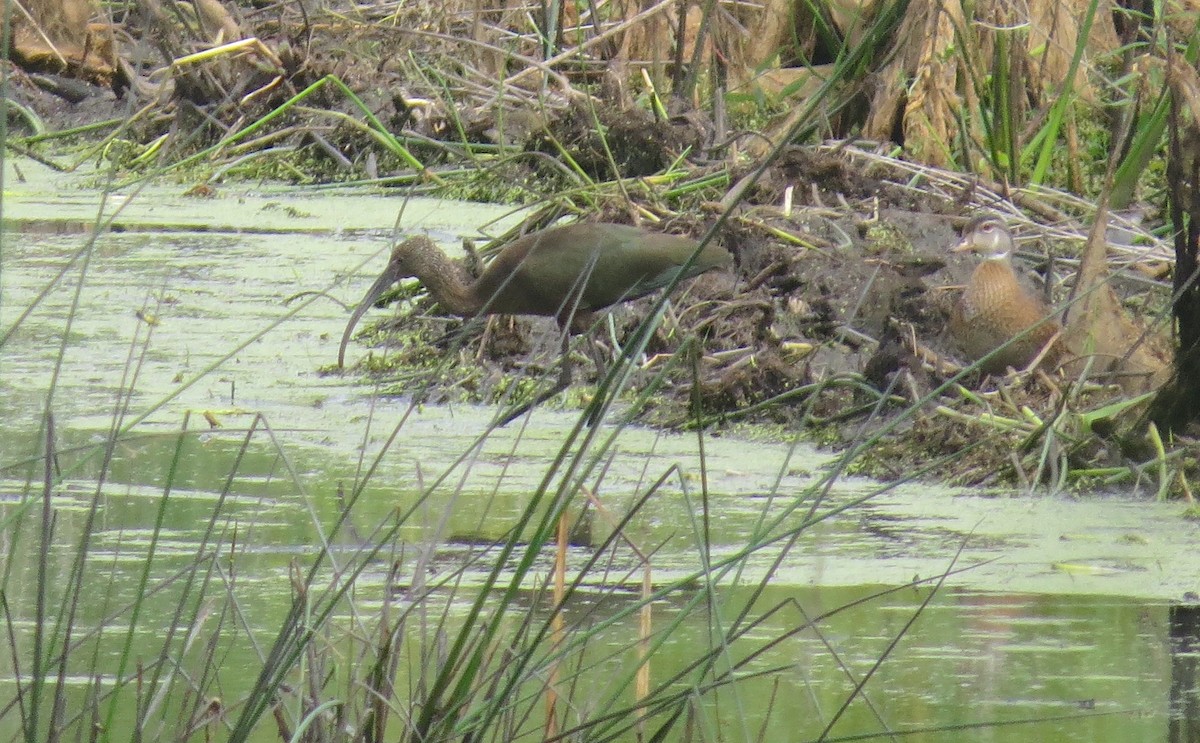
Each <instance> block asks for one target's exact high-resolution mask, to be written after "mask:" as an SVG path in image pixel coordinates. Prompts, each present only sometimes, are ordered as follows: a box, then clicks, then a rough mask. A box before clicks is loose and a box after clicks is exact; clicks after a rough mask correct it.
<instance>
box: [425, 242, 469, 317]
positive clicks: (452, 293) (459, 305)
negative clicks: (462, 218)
mask: <svg viewBox="0 0 1200 743" xmlns="http://www.w3.org/2000/svg"><path fill="white" fill-rule="evenodd" d="M429 247H430V249H429V250H425V251H422V260H421V264H422V265H421V267H420V268H421V270H420V271H419V272H417V278H419V279H420V280H421V283H422V284H424V285H425V288H426V289H427V290H429V293H430V294H431V295H432V296H433V298H434V299H436V300H437V303H438V304H440V305H441V306H442V307H443V308H444V309H445V310H447V311H448V312H450V313H451V314H454V315H459V316H460V317H470V316H472V315H475V314H477V313H478V312H479V310H480V309H481V308H482V307H483V301H484V300H486V297H485V298H483V300H481V299H479V298H478V297H476V296H475V292H474V291H473V290H474V288H475V287H474V285H473V284H472V283H471V282H469V281H468V279H467V277H466V276H465V275H464V273H463V271H462V269H460V268H459V266H458V264H456V263H454V262H453V261H451V260H450V259H449V258H447V257H446V254H445V253H443V252H442V250H441V249H440V248H438V247H437V246H436V245H433V244H432V243H430V246H429Z"/></svg>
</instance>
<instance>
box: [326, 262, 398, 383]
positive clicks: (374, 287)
mask: <svg viewBox="0 0 1200 743" xmlns="http://www.w3.org/2000/svg"><path fill="white" fill-rule="evenodd" d="M399 278H400V277H399V276H398V275H397V270H396V267H395V266H394V265H393V264H391V263H389V264H388V267H387V268H385V269H384V270H383V273H382V274H380V275H379V278H377V279H375V283H374V284H371V288H370V289H367V293H366V294H364V295H363V298H362V300H360V301H359V303H358V306H357V307H355V308H354V314H353V315H351V316H350V321H349V322H348V323H346V329H345V330H344V331H343V332H342V343H341V345H339V346H338V368H339V369H341V368H342V366H343V364H344V363H345V360H346V344H348V343H349V342H350V334H351V333H353V332H354V326H355V325H358V321H359V320H361V319H362V316H363V315H365V314H367V310H369V309H371V305H373V304H375V302H376V300H378V299H379V297H380V295H382V294H383V293H384V292H385V291H387V290H388V287H390V286H391V285H392V284H394V283H396V281H397V280H398V279H399Z"/></svg>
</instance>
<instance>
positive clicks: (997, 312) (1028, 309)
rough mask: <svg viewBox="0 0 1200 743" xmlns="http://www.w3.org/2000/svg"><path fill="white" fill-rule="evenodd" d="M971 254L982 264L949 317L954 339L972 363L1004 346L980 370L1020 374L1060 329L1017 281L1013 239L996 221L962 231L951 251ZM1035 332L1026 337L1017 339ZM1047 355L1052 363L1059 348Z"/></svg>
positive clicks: (974, 224)
mask: <svg viewBox="0 0 1200 743" xmlns="http://www.w3.org/2000/svg"><path fill="white" fill-rule="evenodd" d="M965 251H973V252H974V253H975V254H976V255H978V256H979V257H981V258H983V262H982V263H980V264H979V266H978V267H977V268H976V269H975V272H974V273H972V274H971V279H970V281H968V282H967V286H966V289H964V290H963V293H962V297H961V298H960V299H959V300H958V304H957V305H955V307H954V312H953V314H952V315H951V317H950V334H951V335H952V336H953V337H954V339H955V341H956V342H957V343H958V346H959V347H960V348H961V349H962V352H963V353H965V354H966V355H967V356H969V357H970V358H971V360H972V361H976V360H979V359H981V358H983V357H984V356H987V355H988V354H990V353H992V352H993V351H995V350H996V349H998V348H1000V347H1002V346H1003V350H1001V351H999V352H997V353H996V354H995V355H993V356H992V357H991V358H989V359H988V360H987V362H985V363H984V364H983V365H982V366H981V368H982V369H983V371H985V372H988V373H989V374H1001V373H1003V372H1004V371H1005V370H1006V369H1007V368H1008V367H1010V366H1011V367H1013V368H1016V369H1022V368H1024V367H1025V366H1026V365H1029V364H1031V362H1033V361H1035V360H1037V358H1038V356H1039V354H1040V353H1041V352H1042V350H1043V349H1045V348H1046V347H1047V346H1048V345H1049V344H1051V343H1052V342H1054V340H1055V336H1056V335H1057V334H1058V333H1059V331H1060V330H1061V328H1060V326H1059V324H1058V322H1057V321H1055V320H1054V319H1053V318H1052V317H1050V315H1051V314H1052V313H1051V310H1050V308H1049V307H1047V306H1046V303H1045V302H1043V301H1042V300H1040V299H1038V298H1037V297H1035V296H1033V295H1031V294H1030V293H1029V292H1027V291H1025V289H1024V288H1023V287H1022V286H1021V284H1020V283H1019V282H1018V281H1017V274H1016V272H1015V271H1014V270H1013V265H1012V252H1013V239H1012V234H1011V233H1009V231H1008V228H1006V227H1005V226H1004V223H1003V222H1001V221H1000V220H998V219H996V218H994V217H982V218H977V219H974V220H972V221H971V222H969V223H968V224H967V226H966V228H965V229H964V230H963V238H962V241H961V242H959V243H958V245H956V246H955V247H954V248H952V249H951V252H955V253H961V252H965ZM1030 328H1033V330H1032V331H1030V332H1029V333H1027V334H1026V335H1024V336H1022V337H1021V338H1018V339H1016V340H1013V339H1014V338H1015V337H1016V336H1018V335H1020V334H1021V333H1024V332H1025V331H1027V330H1029V329H1030ZM1047 350H1048V354H1047V357H1048V360H1050V361H1053V360H1054V359H1053V358H1050V357H1053V356H1057V355H1058V347H1057V344H1056V345H1055V346H1052V347H1050V348H1049V349H1047Z"/></svg>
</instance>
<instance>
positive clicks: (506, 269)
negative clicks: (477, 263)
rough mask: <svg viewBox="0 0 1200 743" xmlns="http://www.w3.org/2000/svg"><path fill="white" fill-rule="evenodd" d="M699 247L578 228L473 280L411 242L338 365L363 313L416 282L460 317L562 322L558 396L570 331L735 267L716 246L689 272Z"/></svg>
mask: <svg viewBox="0 0 1200 743" xmlns="http://www.w3.org/2000/svg"><path fill="white" fill-rule="evenodd" d="M696 247H697V242H696V241H695V240H692V239H691V238H688V237H681V236H678V235H667V234H662V233H655V232H647V231H646V230H643V229H640V228H638V227H632V226H630V225H623V224H609V223H577V224H570V225H566V226H564V227H552V228H550V229H546V230H541V231H539V232H533V233H531V234H528V235H525V236H523V237H520V238H518V239H516V240H514V241H513V242H511V243H509V244H508V245H506V246H504V248H503V249H502V250H500V252H499V254H498V255H496V257H495V258H494V259H492V261H491V262H490V263H489V264H488V265H487V268H485V269H484V271H483V274H482V275H481V276H480V277H479V278H478V279H475V280H473V281H472V280H470V279H468V278H467V277H466V276H465V275H464V274H463V272H462V271H461V270H460V269H459V267H458V266H457V265H456V264H454V263H453V262H451V261H450V259H449V258H448V257H447V256H446V254H445V253H443V252H442V250H441V249H440V248H438V247H437V246H436V245H434V244H433V242H432V241H431V240H430V239H429V238H427V237H423V236H417V237H411V238H409V239H407V240H405V241H404V242H402V243H400V244H398V245H397V246H396V247H395V248H393V249H392V257H391V260H390V261H389V262H388V265H387V268H386V269H384V271H383V273H382V274H380V276H379V278H378V279H376V281H375V283H374V284H372V285H371V288H370V289H368V290H367V293H366V295H365V296H363V298H362V301H361V302H360V303H359V305H358V307H357V308H356V309H355V310H354V314H353V315H351V317H350V321H349V322H348V323H347V324H346V330H345V332H344V333H343V334H342V343H341V346H339V348H338V366H341V365H342V363H343V359H344V355H345V350H346V344H347V342H348V341H349V339H350V334H351V333H352V332H353V330H354V326H355V324H356V323H357V322H358V320H359V318H361V317H362V315H363V313H365V312H366V311H367V309H369V308H370V307H371V305H372V304H374V302H375V301H376V300H377V299H378V298H379V296H380V295H381V294H382V293H383V292H384V291H386V290H387V289H388V287H390V286H391V285H392V284H393V283H395V282H396V281H398V280H400V279H402V278H406V277H410V276H415V277H416V278H418V279H420V280H421V283H422V284H424V285H425V288H426V289H428V290H429V293H430V294H431V295H433V298H434V299H435V300H437V303H438V304H439V305H441V306H442V307H443V308H444V309H446V310H447V311H449V312H451V313H453V314H455V315H460V316H463V317H474V316H476V315H489V314H511V315H543V316H549V317H554V318H556V319H557V320H558V323H559V326H560V327H561V328H562V329H563V331H564V333H563V351H564V359H563V377H562V379H561V380H560V382H559V385H558V386H557V387H556V389H555V390H554V392H557V391H560V390H561V389H562V388H563V387H565V386H566V385H567V384H569V381H570V369H569V365H568V364H567V363H566V358H565V353H566V348H567V344H566V338H567V331H570V332H576V333H578V332H583V331H585V330H586V329H587V328H588V327H590V325H591V318H592V313H593V312H594V311H596V310H600V309H603V308H605V307H608V306H609V305H612V304H616V303H617V302H625V301H628V300H631V299H636V298H638V297H641V296H644V295H646V294H649V293H650V292H652V291H654V290H655V289H660V288H662V287H664V286H666V285H667V284H669V283H670V282H671V281H672V280H674V279H675V277H676V276H677V275H678V274H679V273H680V272H682V273H683V277H684V278H688V277H691V276H695V275H697V274H701V273H704V272H705V271H710V270H712V269H715V268H723V267H728V266H730V265H731V264H732V257H731V256H730V255H729V253H728V252H727V251H726V250H724V249H723V248H721V247H719V246H717V245H715V244H711V243H710V244H708V245H706V246H705V247H704V249H703V250H701V251H700V253H699V255H697V256H696V257H695V260H693V261H692V262H691V263H690V264H689V265H686V268H685V264H687V263H688V260H689V259H690V258H691V257H692V255H693V254H694V253H695V252H696ZM548 396H549V395H544V396H542V398H539V399H545V397H548Z"/></svg>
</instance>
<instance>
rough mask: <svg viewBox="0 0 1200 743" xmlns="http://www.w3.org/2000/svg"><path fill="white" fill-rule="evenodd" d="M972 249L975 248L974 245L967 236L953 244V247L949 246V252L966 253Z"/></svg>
mask: <svg viewBox="0 0 1200 743" xmlns="http://www.w3.org/2000/svg"><path fill="white" fill-rule="evenodd" d="M974 249H975V246H974V245H973V244H971V240H970V239H969V238H966V237H964V238H963V239H961V240H959V241H958V245H955V246H954V247H953V248H950V252H951V253H968V252H970V251H972V250H974Z"/></svg>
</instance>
